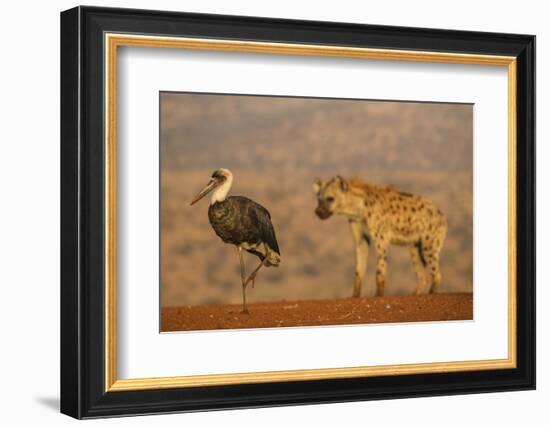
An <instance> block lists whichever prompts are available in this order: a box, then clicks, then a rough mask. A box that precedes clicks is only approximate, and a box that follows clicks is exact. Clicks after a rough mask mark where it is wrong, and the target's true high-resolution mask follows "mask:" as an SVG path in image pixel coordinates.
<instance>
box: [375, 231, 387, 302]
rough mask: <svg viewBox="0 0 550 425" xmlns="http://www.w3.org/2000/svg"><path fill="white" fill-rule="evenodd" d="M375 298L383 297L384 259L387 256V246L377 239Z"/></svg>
mask: <svg viewBox="0 0 550 425" xmlns="http://www.w3.org/2000/svg"><path fill="white" fill-rule="evenodd" d="M375 246H376V296H377V297H381V296H382V295H384V286H385V285H386V258H387V255H388V244H387V243H385V241H384V240H382V239H380V238H378V239H377V240H376V245H375Z"/></svg>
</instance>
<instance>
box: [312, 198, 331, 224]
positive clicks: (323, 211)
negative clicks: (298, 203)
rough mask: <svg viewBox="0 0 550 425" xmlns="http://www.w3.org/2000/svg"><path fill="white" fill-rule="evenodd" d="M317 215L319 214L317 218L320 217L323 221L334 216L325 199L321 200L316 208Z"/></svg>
mask: <svg viewBox="0 0 550 425" xmlns="http://www.w3.org/2000/svg"><path fill="white" fill-rule="evenodd" d="M315 214H317V217H319V218H320V219H321V220H326V219H327V218H329V217H330V216H331V215H332V211H331V210H330V206H329V203H328V202H327V201H325V200H323V199H319V203H318V205H317V208H315Z"/></svg>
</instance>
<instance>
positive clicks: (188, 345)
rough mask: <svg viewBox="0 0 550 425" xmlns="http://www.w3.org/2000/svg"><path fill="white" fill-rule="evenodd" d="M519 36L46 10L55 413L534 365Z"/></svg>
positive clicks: (444, 382) (372, 390)
mask: <svg viewBox="0 0 550 425" xmlns="http://www.w3.org/2000/svg"><path fill="white" fill-rule="evenodd" d="M534 61H535V38H534V36H529V35H517V34H495V33H477V32H465V31H450V30H435V29H418V28H403V27H389V26H369V25H355V24H343V23H329V22H312V21H294V20H280V19H265V18H251V17H237V16H220V15H201V14H187V13H175V12H160V11H143V10H129V9H108V8H94V7H77V8H74V9H71V10H68V11H65V12H63V13H62V14H61V71H62V74H61V105H62V107H61V113H62V114H61V115H62V123H61V164H62V165H61V192H62V205H61V212H62V217H61V222H62V229H61V249H62V253H61V254H62V276H61V306H62V309H61V411H62V412H63V413H65V414H68V415H71V416H73V417H76V418H91V417H103V416H120V415H135V414H147V413H162V412H177V411H181V412H185V411H197V410H214V409H229V408H242V407H256V406H275V405H290V404H307V403H324V402H338V401H353V400H370V399H384V398H399V397H415V396H429V395H432V396H433V395H444V394H463V393H476V392H488V391H510V390H522V389H533V388H534V387H535V220H534V218H535V217H534V214H535V208H534V207H535V181H534V177H535V170H534V164H535V152H534V146H535V143H534V141H535V135H534V120H535V110H534V84H535V75H534V69H535V63H534Z"/></svg>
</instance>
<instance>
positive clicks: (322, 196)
mask: <svg viewBox="0 0 550 425" xmlns="http://www.w3.org/2000/svg"><path fill="white" fill-rule="evenodd" d="M313 190H314V192H315V194H316V195H317V200H318V205H317V208H316V209H315V213H316V214H317V216H318V217H319V218H321V219H322V220H325V219H327V218H329V217H330V216H331V215H332V214H342V215H345V216H347V217H348V220H349V224H350V227H351V233H352V234H353V239H354V241H355V254H356V259H355V261H356V264H355V283H354V285H353V296H354V297H359V296H361V286H362V284H363V280H364V278H365V273H366V269H367V255H368V249H369V246H370V245H374V248H375V250H376V295H383V294H384V284H385V280H386V257H387V253H388V248H389V245H390V244H396V245H406V246H408V247H409V251H410V254H411V259H412V263H413V266H414V268H415V271H416V276H417V280H418V285H417V287H416V294H420V293H422V292H423V291H424V289H425V287H426V284H427V280H426V275H425V273H424V271H425V270H424V269H425V267H428V269H429V271H430V275H431V279H432V284H431V287H430V292H431V293H433V292H435V291H437V289H438V288H439V285H440V283H441V272H440V271H439V254H440V251H441V247H442V245H443V241H444V239H445V235H446V233H447V220H446V219H445V216H444V215H443V213H442V212H441V211H440V210H439V209H438V208H437V207H436V206H435V205H434V204H433V203H432V202H431V201H430V200H428V199H426V198H423V197H421V196H417V195H412V194H410V193H405V192H400V191H399V190H398V189H396V188H394V187H391V186H381V185H375V184H368V183H364V182H362V181H361V180H359V179H350V180H349V181H348V180H346V179H344V178H343V177H341V176H336V177H333V178H332V179H331V180H330V181H328V182H326V183H323V182H322V181H321V180H320V179H316V180H315V183H314V185H313Z"/></svg>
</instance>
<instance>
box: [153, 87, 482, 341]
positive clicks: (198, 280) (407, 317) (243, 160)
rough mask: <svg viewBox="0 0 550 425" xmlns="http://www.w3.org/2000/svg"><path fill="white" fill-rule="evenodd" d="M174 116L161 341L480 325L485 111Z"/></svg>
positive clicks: (181, 107)
mask: <svg viewBox="0 0 550 425" xmlns="http://www.w3.org/2000/svg"><path fill="white" fill-rule="evenodd" d="M159 104H160V186H161V187H160V246H161V249H160V251H161V252H160V282H161V284H160V286H161V287H160V304H161V325H160V327H161V329H160V331H161V332H174V331H191V330H216V329H246V328H249V329H250V328H275V327H292V326H323V325H346V324H370V323H399V322H402V323H403V322H425V321H448V320H471V319H472V318H473V307H472V305H473V300H472V298H473V284H472V280H473V219H472V209H473V154H472V153H473V105H472V104H457V103H426V102H411V101H383V100H357V99H333V98H311V97H283V96H257V95H236V94H211V93H185V92H161V93H160V102H159Z"/></svg>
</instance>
